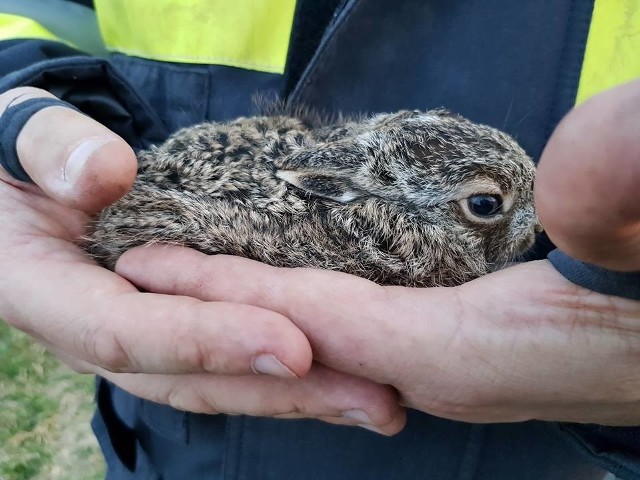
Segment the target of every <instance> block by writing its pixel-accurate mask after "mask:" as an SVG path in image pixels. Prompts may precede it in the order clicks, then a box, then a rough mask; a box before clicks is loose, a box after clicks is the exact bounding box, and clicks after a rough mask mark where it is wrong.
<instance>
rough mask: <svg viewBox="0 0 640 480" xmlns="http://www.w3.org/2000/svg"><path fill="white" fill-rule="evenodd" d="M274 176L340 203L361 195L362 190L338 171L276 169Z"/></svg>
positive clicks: (310, 192) (315, 194)
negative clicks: (319, 171)
mask: <svg viewBox="0 0 640 480" xmlns="http://www.w3.org/2000/svg"><path fill="white" fill-rule="evenodd" d="M276 176H277V177H278V178H280V179H282V180H284V181H285V182H287V183H290V184H291V185H293V186H295V187H298V188H299V189H301V190H304V191H305V192H307V193H309V194H311V195H314V196H316V197H322V198H329V199H331V200H335V201H336V202H340V203H348V202H351V201H353V200H355V199H356V198H358V197H361V196H363V192H362V191H360V190H359V189H358V188H356V187H355V185H353V183H352V182H350V181H349V179H348V178H347V177H343V176H342V175H341V174H340V173H339V172H325V173H318V172H309V171H296V170H278V171H277V172H276Z"/></svg>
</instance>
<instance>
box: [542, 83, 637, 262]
mask: <svg viewBox="0 0 640 480" xmlns="http://www.w3.org/2000/svg"><path fill="white" fill-rule="evenodd" d="M639 184H640V80H636V81H633V82H630V83H627V84H625V85H623V86H620V87H617V88H614V89H611V90H608V91H606V92H604V93H601V94H599V95H596V96H594V97H593V98H592V99H590V100H589V101H587V102H585V103H584V104H582V105H580V106H579V107H577V108H575V109H574V110H573V111H571V112H570V113H569V114H568V115H567V116H566V118H565V119H564V120H563V121H562V122H561V123H560V125H559V126H558V127H557V128H556V130H555V132H554V134H553V135H552V137H551V138H550V140H549V142H548V144H547V146H546V148H545V151H544V153H543V154H542V158H541V159H540V165H539V168H538V173H537V176H536V210H537V211H538V215H539V216H540V219H541V221H542V224H543V225H544V227H545V230H546V232H547V234H548V235H549V237H550V238H551V240H552V241H553V242H554V243H555V244H556V245H557V246H558V247H559V248H561V249H562V250H564V251H565V252H566V253H568V254H569V255H571V256H573V257H575V258H578V259H580V260H583V261H586V262H589V263H593V264H596V265H600V266H602V267H605V268H609V269H612V270H621V271H633V270H640V190H639V189H638V185H639Z"/></svg>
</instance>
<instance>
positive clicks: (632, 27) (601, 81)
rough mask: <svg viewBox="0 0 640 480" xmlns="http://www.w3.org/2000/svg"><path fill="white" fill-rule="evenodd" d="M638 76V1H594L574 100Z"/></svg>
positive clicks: (639, 74)
mask: <svg viewBox="0 0 640 480" xmlns="http://www.w3.org/2000/svg"><path fill="white" fill-rule="evenodd" d="M634 78H640V3H639V2H638V0H595V5H594V9H593V14H592V17H591V26H590V27H589V38H588V40H587V48H586V50H585V57H584V62H583V64H582V73H581V75H580V84H579V86H578V95H577V98H576V103H581V102H583V101H584V100H586V99H587V98H589V97H590V96H592V95H594V94H596V93H598V92H601V91H602V90H606V89H608V88H611V87H615V86H616V85H620V84H622V83H624V82H627V81H629V80H632V79H634Z"/></svg>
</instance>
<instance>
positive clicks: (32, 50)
mask: <svg viewBox="0 0 640 480" xmlns="http://www.w3.org/2000/svg"><path fill="white" fill-rule="evenodd" d="M77 55H84V54H83V53H82V52H80V51H78V50H75V49H73V48H71V47H68V46H67V45H65V44H62V43H58V42H53V41H50V40H24V39H19V40H2V41H0V85H1V84H2V79H3V77H5V76H6V75H9V74H12V73H15V72H18V71H20V70H22V69H23V68H28V67H32V66H33V65H34V64H36V63H38V62H41V61H43V60H52V59H59V58H65V57H73V56H77Z"/></svg>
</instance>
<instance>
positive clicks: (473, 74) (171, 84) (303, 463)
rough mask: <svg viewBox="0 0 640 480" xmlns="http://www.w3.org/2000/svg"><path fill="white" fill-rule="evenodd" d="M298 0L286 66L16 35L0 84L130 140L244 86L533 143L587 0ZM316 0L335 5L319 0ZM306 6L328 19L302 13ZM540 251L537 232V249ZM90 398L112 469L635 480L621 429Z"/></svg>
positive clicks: (247, 103)
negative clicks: (446, 112)
mask: <svg viewBox="0 0 640 480" xmlns="http://www.w3.org/2000/svg"><path fill="white" fill-rule="evenodd" d="M313 3H314V2H309V1H307V2H300V3H299V5H300V6H299V11H298V14H297V16H296V20H295V22H296V23H295V28H294V31H293V34H292V44H291V50H290V52H289V66H288V69H287V72H285V75H277V74H271V73H259V72H249V71H246V70H241V69H236V68H232V67H225V66H202V65H184V64H182V65H175V64H162V63H158V62H153V61H149V60H144V59H140V58H130V57H126V56H123V55H113V56H111V58H110V59H109V60H108V61H107V60H100V59H97V58H92V57H90V56H80V54H79V53H78V52H77V51H73V50H72V49H71V48H68V47H64V46H61V45H59V44H55V43H52V42H35V41H29V42H25V41H19V40H15V41H5V42H1V43H0V75H2V76H3V78H2V80H1V81H0V91H3V90H6V89H8V88H11V87H14V86H18V85H34V86H38V87H42V88H46V89H48V90H49V91H51V92H53V93H55V94H56V95H58V96H60V97H62V98H64V99H66V100H68V101H69V102H71V103H73V104H75V105H76V106H78V107H79V108H81V109H82V110H84V111H85V112H87V113H88V114H90V115H92V116H93V117H95V118H97V119H98V120H99V121H101V122H103V123H104V124H106V125H107V126H109V127H110V128H112V129H114V130H115V131H116V132H118V133H119V134H121V135H122V136H123V137H124V138H125V139H127V141H129V142H130V143H131V144H132V145H134V147H136V148H142V147H144V146H146V145H148V144H150V143H153V142H156V141H160V140H162V139H163V138H164V137H166V136H167V135H168V134H169V133H170V132H171V131H173V130H175V129H177V128H178V127H182V126H186V125H189V124H193V123H195V122H199V121H202V120H205V119H209V120H223V119H228V118H233V117H235V116H238V115H243V114H248V113H251V97H252V95H253V94H254V93H255V92H275V93H276V94H278V95H280V96H282V97H288V98H289V99H291V100H293V101H295V102H303V103H306V104H308V105H310V106H312V107H316V108H318V109H322V110H326V111H338V110H339V111H343V112H347V113H350V112H377V111H392V110H398V109H401V108H420V109H426V108H434V107H440V106H444V107H446V108H448V109H451V110H453V111H456V112H459V113H461V114H462V115H464V116H466V117H468V118H470V119H472V120H475V121H479V122H483V123H487V124H490V125H493V126H496V127H498V128H501V129H503V130H505V131H507V132H508V133H510V134H511V135H513V136H515V137H516V138H517V139H518V140H519V141H520V143H521V144H522V145H523V146H524V148H525V149H526V150H527V151H528V153H529V154H530V155H532V156H533V157H534V158H538V157H539V155H540V153H541V151H542V149H543V146H544V144H545V142H546V140H547V138H548V136H549V135H550V133H551V131H552V129H553V128H554V126H555V125H556V124H557V122H558V121H559V119H560V117H561V116H562V115H563V114H564V113H565V112H566V111H567V110H569V109H570V108H571V106H572V105H573V102H574V100H575V96H576V89H577V83H578V78H579V75H580V67H581V61H582V55H583V52H584V48H585V41H586V38H587V32H588V28H589V19H590V16H591V12H592V8H593V2H592V1H580V2H576V1H571V0H540V1H513V0H459V1H456V2H452V1H451V0H430V1H426V0H347V1H345V2H342V3H341V5H340V6H339V8H337V9H336V10H335V12H336V13H335V14H334V15H333V16H331V13H332V12H333V8H332V9H330V14H327V11H329V10H328V9H324V10H323V8H322V6H320V7H318V3H322V2H315V3H316V5H315V7H314V6H313ZM330 3H332V7H335V6H336V5H337V4H338V2H337V1H335V0H334V1H333V2H328V3H327V4H323V5H328V4H330ZM314 8H316V9H317V11H315V13H313V15H320V16H322V15H324V16H325V17H326V20H327V22H328V24H329V26H328V27H327V28H326V30H325V29H324V28H322V29H320V30H318V29H317V28H316V27H317V25H316V23H314V22H313V21H310V17H309V15H312V13H310V12H313V10H314ZM305 9H308V10H307V11H306V12H305ZM305 13H306V14H305ZM320 23H321V24H322V22H320ZM314 25H316V27H314ZM314 28H316V30H314ZM305 32H307V33H308V34H306V33H305ZM314 35H315V37H314ZM309 37H311V38H309ZM547 249H548V245H546V244H545V243H544V241H542V242H541V243H540V244H539V249H538V252H537V254H538V255H545V254H546V250H547ZM97 398H98V407H99V408H98V411H97V413H96V417H95V419H94V423H93V425H94V429H95V431H96V433H97V435H98V437H99V440H100V443H101V446H102V448H103V450H104V453H105V456H106V458H107V461H108V465H109V472H108V478H110V479H129V478H136V479H165V480H168V479H183V478H189V479H191V478H193V479H229V480H231V479H234V480H236V479H237V480H254V479H265V480H267V479H273V480H285V479H291V480H299V479H305V480H320V479H330V478H331V479H333V478H336V479H422V478H424V479H430V480H454V479H455V480H471V479H475V480H512V479H515V478H517V479H519V480H568V479H580V480H589V479H603V478H605V475H606V472H605V470H604V468H606V469H607V470H610V471H613V472H615V474H616V475H617V476H619V477H620V478H624V479H628V480H631V479H640V429H636V428H611V427H600V426H595V425H565V424H552V423H544V422H535V421H531V422H525V423H519V424H504V425H472V424H466V423H461V422H454V421H449V420H442V419H438V418H435V417H432V416H429V415H426V414H423V413H419V412H411V413H410V416H409V421H408V425H407V427H406V428H405V430H404V431H403V432H401V433H400V434H399V435H397V436H395V437H392V438H385V437H382V436H379V435H376V434H373V433H370V432H368V431H365V430H360V429H355V428H348V427H339V426H332V425H327V424H323V423H319V422H316V421H293V420H286V421H282V420H274V419H268V418H250V417H242V416H240V417H226V416H224V415H215V416H213V415H212V416H207V415H198V414H190V413H184V412H179V411H177V410H174V409H171V408H169V407H166V406H161V405H157V404H154V403H151V402H148V401H144V400H141V399H139V398H136V397H133V396H131V395H129V394H127V393H125V392H123V391H122V390H120V389H118V388H117V387H115V386H113V385H111V384H109V383H107V382H106V381H104V380H98V395H97ZM609 478H613V477H609Z"/></svg>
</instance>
